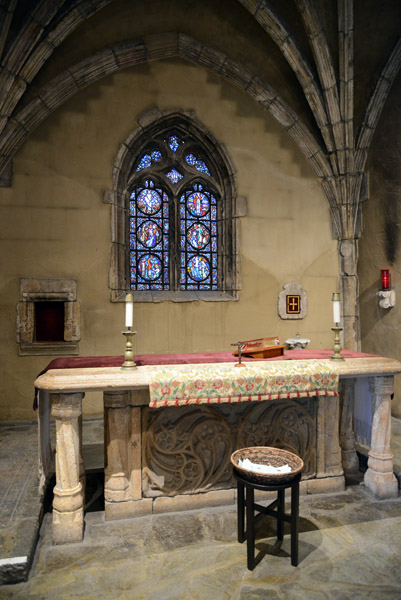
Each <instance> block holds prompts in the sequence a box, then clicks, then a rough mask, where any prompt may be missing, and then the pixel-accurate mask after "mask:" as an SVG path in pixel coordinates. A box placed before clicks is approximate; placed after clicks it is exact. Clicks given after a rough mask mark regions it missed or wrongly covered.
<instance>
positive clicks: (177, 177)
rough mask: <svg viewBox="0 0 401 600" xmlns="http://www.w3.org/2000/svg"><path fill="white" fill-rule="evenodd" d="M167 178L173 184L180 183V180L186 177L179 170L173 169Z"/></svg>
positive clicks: (167, 174)
mask: <svg viewBox="0 0 401 600" xmlns="http://www.w3.org/2000/svg"><path fill="white" fill-rule="evenodd" d="M166 177H168V178H169V179H170V181H172V182H173V183H178V182H179V181H180V179H182V178H183V177H184V175H183V174H182V173H180V172H179V171H177V169H171V171H170V172H169V173H166Z"/></svg>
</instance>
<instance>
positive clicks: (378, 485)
mask: <svg viewBox="0 0 401 600" xmlns="http://www.w3.org/2000/svg"><path fill="white" fill-rule="evenodd" d="M369 388H370V391H371V393H372V398H373V419H372V441H371V443H370V450H369V458H368V470H367V471H366V473H365V477H364V484H365V486H366V487H367V488H368V489H369V490H370V491H371V492H373V494H374V495H375V496H376V497H377V498H396V497H397V496H398V483H397V479H396V477H395V475H394V473H393V455H392V454H391V451H390V438H391V394H392V393H393V390H394V377H393V376H383V377H372V378H369Z"/></svg>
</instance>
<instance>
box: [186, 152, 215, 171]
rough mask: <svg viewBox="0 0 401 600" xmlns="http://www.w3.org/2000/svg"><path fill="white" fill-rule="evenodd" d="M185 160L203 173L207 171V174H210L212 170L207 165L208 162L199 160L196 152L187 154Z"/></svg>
mask: <svg viewBox="0 0 401 600" xmlns="http://www.w3.org/2000/svg"><path fill="white" fill-rule="evenodd" d="M185 160H186V161H187V163H188V164H189V165H191V166H192V167H195V169H197V170H198V171H200V172H201V173H206V175H210V171H209V169H208V168H207V166H206V163H205V162H204V161H203V160H199V159H198V158H197V157H196V156H195V154H187V155H186V157H185Z"/></svg>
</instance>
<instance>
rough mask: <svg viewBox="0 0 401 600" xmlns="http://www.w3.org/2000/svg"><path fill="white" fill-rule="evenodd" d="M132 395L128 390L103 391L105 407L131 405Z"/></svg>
mask: <svg viewBox="0 0 401 600" xmlns="http://www.w3.org/2000/svg"><path fill="white" fill-rule="evenodd" d="M129 399H130V395H129V392H128V391H126V390H116V391H113V392H103V400H104V406H105V408H126V407H127V406H128V405H129Z"/></svg>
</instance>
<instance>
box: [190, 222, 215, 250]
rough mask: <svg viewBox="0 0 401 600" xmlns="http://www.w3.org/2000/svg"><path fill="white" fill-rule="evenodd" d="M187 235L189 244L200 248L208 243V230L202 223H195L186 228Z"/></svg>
mask: <svg viewBox="0 0 401 600" xmlns="http://www.w3.org/2000/svg"><path fill="white" fill-rule="evenodd" d="M187 237H188V242H189V243H190V244H191V246H192V247H193V248H196V249H197V250H200V249H201V248H204V247H205V246H207V244H208V243H209V239H210V232H209V231H208V230H207V229H206V227H205V226H204V225H202V223H196V224H195V225H192V227H190V229H189V230H188V233H187Z"/></svg>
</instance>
